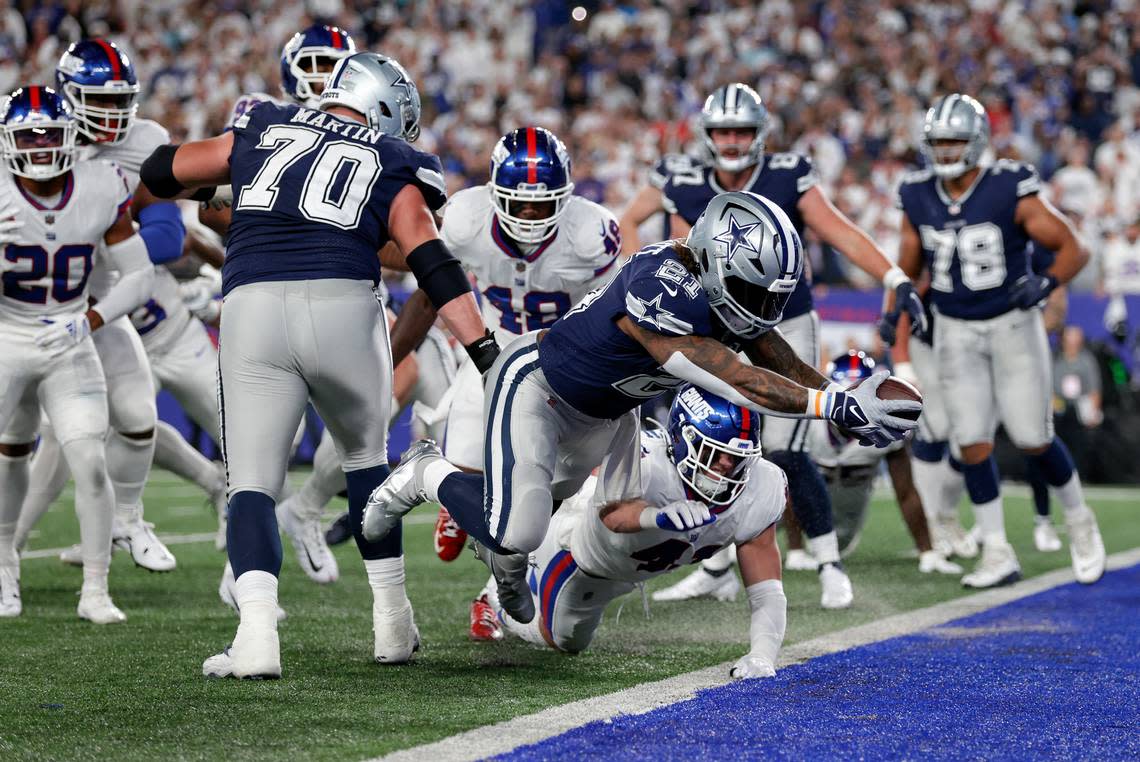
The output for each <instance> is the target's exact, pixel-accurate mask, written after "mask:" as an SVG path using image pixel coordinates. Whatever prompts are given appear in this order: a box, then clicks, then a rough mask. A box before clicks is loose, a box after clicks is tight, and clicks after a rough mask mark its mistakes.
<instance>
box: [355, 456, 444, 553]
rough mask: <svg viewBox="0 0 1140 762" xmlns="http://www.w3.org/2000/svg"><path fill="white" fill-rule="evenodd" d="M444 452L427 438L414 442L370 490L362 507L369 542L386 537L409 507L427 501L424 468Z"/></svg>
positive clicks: (364, 528) (364, 527)
mask: <svg viewBox="0 0 1140 762" xmlns="http://www.w3.org/2000/svg"><path fill="white" fill-rule="evenodd" d="M442 459H443V453H442V452H440V449H439V447H437V446H436V444H435V442H433V441H432V440H430V439H421V440H419V441H418V442H413V443H412V446H411V447H409V448H408V449H407V450H405V451H404V454H403V455H401V456H400V465H398V466H396V467H395V468H394V469H393V470H392V473H390V474H389V475H388V478H387V479H385V480H384V483H383V484H381V485H380V486H379V487H377V488H376V489H375V490H373V491H372V495H371V496H369V498H368V504H367V505H366V506H365V507H364V523H363V527H362V531H363V533H364V538H365V539H366V540H369V541H370V542H375V541H377V540H382V539H384V538H385V537H387V536H388V533H389V532H391V531H392V530H393V529H394V528H395V527H396V525H397V524H399V523H400V519H402V518H403V517H404V516H405V515H406V514H407V513H408V512H409V511H410V510H412V509H413V508H415V507H416V506H417V505H419V504H420V503H422V502H424V501H426V500H427V495H425V494H424V491H423V480H422V477H423V469H424V468H425V467H426V466H427V465H428V464H429V463H433V462H435V461H436V460H442Z"/></svg>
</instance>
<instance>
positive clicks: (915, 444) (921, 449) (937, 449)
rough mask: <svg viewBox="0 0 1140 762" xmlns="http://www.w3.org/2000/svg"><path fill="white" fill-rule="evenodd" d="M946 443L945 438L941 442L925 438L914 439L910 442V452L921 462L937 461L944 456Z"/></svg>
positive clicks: (946, 447)
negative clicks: (929, 440)
mask: <svg viewBox="0 0 1140 762" xmlns="http://www.w3.org/2000/svg"><path fill="white" fill-rule="evenodd" d="M947 449H948V445H947V443H946V440H943V441H941V442H927V441H926V440H925V439H915V440H914V441H912V442H911V443H910V453H911V455H913V456H914V457H915V459H917V460H921V461H922V462H923V463H938V462H939V461H941V460H942V459H943V458H944V457H946V450H947Z"/></svg>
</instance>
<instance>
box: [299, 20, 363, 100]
mask: <svg viewBox="0 0 1140 762" xmlns="http://www.w3.org/2000/svg"><path fill="white" fill-rule="evenodd" d="M355 52H356V43H355V42H353V41H352V37H351V36H350V35H349V34H348V32H345V31H342V30H340V29H338V28H337V27H335V26H328V25H326V24H313V25H312V26H310V27H309V28H308V29H305V30H304V31H301V32H297V33H296V34H295V35H293V37H292V38H291V39H290V40H289V42H287V43H285V47H284V48H282V50H281V91H282V92H283V93H284V94H285V96H286V97H288V98H292V99H293V100H295V101H296V102H297V103H300V104H302V105H304V106H308V107H309V108H316V107H317V100H318V99H319V98H320V97H321V91H323V90H324V88H325V80H327V79H328V77H329V74H331V73H332V70H333V67H334V66H335V65H336V63H337V61H339V60H341V59H342V58H348V57H349V56H351V55H352V54H353V53H355Z"/></svg>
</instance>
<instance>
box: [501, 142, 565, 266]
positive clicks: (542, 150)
mask: <svg viewBox="0 0 1140 762" xmlns="http://www.w3.org/2000/svg"><path fill="white" fill-rule="evenodd" d="M573 192H574V183H572V182H570V154H568V153H567V152H566V146H564V145H563V144H562V141H561V140H559V139H558V138H557V137H555V136H554V133H553V132H551V131H550V130H545V129H543V128H542V127H521V128H519V129H517V130H512V131H511V132H508V133H507V134H506V135H504V136H503V137H502V138H500V139H499V142H498V143H497V144H496V145H495V150H493V151H492V152H491V196H492V197H493V198H494V200H495V212H496V214H497V215H498V217H499V224H500V225H502V226H503V230H505V231H506V233H507V235H509V236H510V237H511V238H513V239H514V240H516V241H518V242H519V243H522V244H530V245H533V244H536V243H541V242H542V241H545V240H546V239H547V238H549V237H550V236H551V235H552V234H553V233H554V231H555V230H556V229H557V228H558V220H559V218H561V217H562V214H563V212H565V211H566V201H567V200H568V199H569V198H570V194H571V193H573ZM524 202H531V203H547V202H549V203H551V204H552V209H551V212H550V215H549V216H547V217H543V218H541V219H537V220H528V219H524V218H522V217H519V216H518V215H517V214H514V213H512V208H511V204H512V203H515V204H519V203H524Z"/></svg>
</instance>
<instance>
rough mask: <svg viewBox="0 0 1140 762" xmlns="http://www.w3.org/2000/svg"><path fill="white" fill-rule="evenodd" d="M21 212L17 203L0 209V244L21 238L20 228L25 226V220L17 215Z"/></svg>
mask: <svg viewBox="0 0 1140 762" xmlns="http://www.w3.org/2000/svg"><path fill="white" fill-rule="evenodd" d="M19 213H20V210H19V208H18V207H17V206H16V205H15V204H9V205H8V206H6V207H4V208H3V209H0V246H2V245H4V244H9V243H13V242H14V241H17V240H19V238H20V230H21V229H22V228H23V227H24V221H23V220H21V219H18V218H17V217H16V215H17V214H19Z"/></svg>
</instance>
